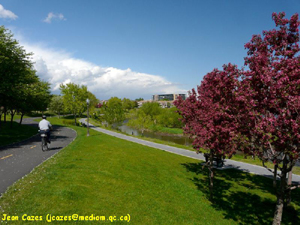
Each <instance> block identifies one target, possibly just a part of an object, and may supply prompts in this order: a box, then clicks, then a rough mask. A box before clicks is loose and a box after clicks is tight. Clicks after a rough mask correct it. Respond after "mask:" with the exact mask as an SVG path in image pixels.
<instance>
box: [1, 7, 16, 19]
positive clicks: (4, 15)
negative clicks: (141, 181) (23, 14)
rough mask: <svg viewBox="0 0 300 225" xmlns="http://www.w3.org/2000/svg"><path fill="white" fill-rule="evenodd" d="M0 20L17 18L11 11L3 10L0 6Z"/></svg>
mask: <svg viewBox="0 0 300 225" xmlns="http://www.w3.org/2000/svg"><path fill="white" fill-rule="evenodd" d="M0 18H3V19H12V20H16V19H17V18H18V16H17V15H16V14H14V13H13V12H12V11H9V10H7V9H4V7H3V6H2V5H1V4H0Z"/></svg>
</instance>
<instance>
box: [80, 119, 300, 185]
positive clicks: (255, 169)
mask: <svg viewBox="0 0 300 225" xmlns="http://www.w3.org/2000/svg"><path fill="white" fill-rule="evenodd" d="M80 122H82V123H85V124H86V119H80ZM89 127H91V128H92V129H94V130H96V131H99V132H102V133H105V134H108V135H111V136H114V137H117V138H121V139H124V140H127V141H131V142H135V143H139V144H142V145H146V146H149V147H153V148H156V149H160V150H163V151H167V152H171V153H174V154H177V155H182V156H186V157H189V158H193V159H198V160H205V158H204V156H203V154H201V153H200V154H197V153H196V152H194V151H189V150H185V149H182V148H176V147H171V146H168V145H163V144H158V143H154V142H150V141H145V140H142V139H139V138H136V137H132V136H127V135H124V134H120V133H117V132H113V131H110V130H106V129H102V128H99V127H95V126H93V125H92V124H90V126H89ZM230 168H234V169H238V170H241V171H243V172H248V173H253V174H258V175H261V176H265V177H269V178H273V173H271V172H270V171H268V170H267V169H266V168H264V167H262V166H256V165H252V164H249V163H243V162H238V161H234V160H230V159H225V161H224V166H223V167H222V168H218V169H230ZM293 181H294V182H298V183H299V184H300V176H299V175H295V174H293Z"/></svg>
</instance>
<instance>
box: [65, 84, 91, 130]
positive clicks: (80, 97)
mask: <svg viewBox="0 0 300 225" xmlns="http://www.w3.org/2000/svg"><path fill="white" fill-rule="evenodd" d="M60 91H61V93H62V95H63V102H64V106H65V109H66V110H67V111H70V112H72V113H73V115H74V120H75V124H77V121H76V116H77V115H82V113H83V112H85V111H86V107H87V106H86V99H87V98H88V97H89V92H88V90H87V87H86V86H84V85H81V86H80V85H78V84H74V83H68V84H66V85H64V84H61V85H60Z"/></svg>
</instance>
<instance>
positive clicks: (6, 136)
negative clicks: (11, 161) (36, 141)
mask: <svg viewBox="0 0 300 225" xmlns="http://www.w3.org/2000/svg"><path fill="white" fill-rule="evenodd" d="M35 134H37V129H36V128H34V127H30V126H26V125H19V123H16V122H13V127H12V128H11V127H10V121H7V122H6V123H4V122H3V121H2V124H1V127H0V146H4V145H8V144H12V143H15V142H18V141H22V140H25V139H27V138H29V137H31V136H33V135H35Z"/></svg>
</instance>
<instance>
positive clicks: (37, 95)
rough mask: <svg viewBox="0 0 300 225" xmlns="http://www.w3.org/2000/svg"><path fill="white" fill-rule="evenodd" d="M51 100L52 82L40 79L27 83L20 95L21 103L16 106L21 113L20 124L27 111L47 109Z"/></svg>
mask: <svg viewBox="0 0 300 225" xmlns="http://www.w3.org/2000/svg"><path fill="white" fill-rule="evenodd" d="M50 100H51V94H50V84H49V83H48V82H45V81H40V80H38V81H37V82H35V83H33V84H30V85H26V86H25V87H24V88H23V89H22V93H21V94H20V96H19V103H18V104H17V105H16V106H15V108H16V109H17V111H18V112H19V113H21V119H20V124H21V123H22V120H23V116H24V115H25V113H29V112H31V111H33V110H36V111H45V110H47V107H48V106H49V103H50Z"/></svg>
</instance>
